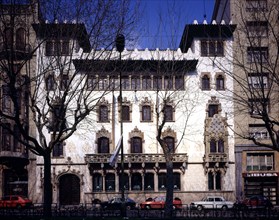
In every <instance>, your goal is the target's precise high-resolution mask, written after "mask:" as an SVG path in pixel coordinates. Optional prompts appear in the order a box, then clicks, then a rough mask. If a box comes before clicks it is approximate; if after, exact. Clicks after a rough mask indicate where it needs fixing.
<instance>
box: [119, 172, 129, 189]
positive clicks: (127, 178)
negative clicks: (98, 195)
mask: <svg viewBox="0 0 279 220" xmlns="http://www.w3.org/2000/svg"><path fill="white" fill-rule="evenodd" d="M121 180H122V175H121V174H120V175H119V191H121V186H122V184H121V183H122V181H121ZM123 183H124V190H129V189H130V184H129V176H128V174H127V173H124V175H123Z"/></svg>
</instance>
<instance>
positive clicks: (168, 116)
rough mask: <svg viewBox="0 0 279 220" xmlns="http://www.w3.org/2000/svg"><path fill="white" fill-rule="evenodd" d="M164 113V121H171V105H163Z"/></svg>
mask: <svg viewBox="0 0 279 220" xmlns="http://www.w3.org/2000/svg"><path fill="white" fill-rule="evenodd" d="M164 115H165V120H166V121H173V107H172V106H171V105H166V106H165V109H164Z"/></svg>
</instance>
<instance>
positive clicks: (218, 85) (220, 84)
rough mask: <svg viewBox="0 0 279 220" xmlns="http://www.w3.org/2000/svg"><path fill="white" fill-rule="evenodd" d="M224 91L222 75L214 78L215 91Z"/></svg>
mask: <svg viewBox="0 0 279 220" xmlns="http://www.w3.org/2000/svg"><path fill="white" fill-rule="evenodd" d="M224 89H225V80H224V77H223V76H222V75H218V76H217V78H216V90H224Z"/></svg>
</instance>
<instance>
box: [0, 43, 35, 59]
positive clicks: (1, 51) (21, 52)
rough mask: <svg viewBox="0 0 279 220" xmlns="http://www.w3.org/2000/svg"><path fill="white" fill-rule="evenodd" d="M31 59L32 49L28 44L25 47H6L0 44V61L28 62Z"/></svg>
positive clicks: (4, 44)
mask: <svg viewBox="0 0 279 220" xmlns="http://www.w3.org/2000/svg"><path fill="white" fill-rule="evenodd" d="M31 58H32V48H31V45H30V44H25V45H20V46H18V45H17V46H16V45H7V44H6V43H1V44H0V60H7V59H13V60H29V59H31Z"/></svg>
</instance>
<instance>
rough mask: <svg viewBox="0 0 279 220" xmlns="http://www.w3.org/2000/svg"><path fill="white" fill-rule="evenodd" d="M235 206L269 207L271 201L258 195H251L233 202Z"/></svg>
mask: <svg viewBox="0 0 279 220" xmlns="http://www.w3.org/2000/svg"><path fill="white" fill-rule="evenodd" d="M235 207H236V208H271V207H273V204H272V203H271V201H270V200H269V199H268V198H267V197H265V196H260V195H255V196H251V197H248V198H245V199H243V200H242V201H240V202H237V203H235Z"/></svg>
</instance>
